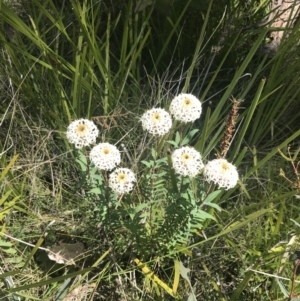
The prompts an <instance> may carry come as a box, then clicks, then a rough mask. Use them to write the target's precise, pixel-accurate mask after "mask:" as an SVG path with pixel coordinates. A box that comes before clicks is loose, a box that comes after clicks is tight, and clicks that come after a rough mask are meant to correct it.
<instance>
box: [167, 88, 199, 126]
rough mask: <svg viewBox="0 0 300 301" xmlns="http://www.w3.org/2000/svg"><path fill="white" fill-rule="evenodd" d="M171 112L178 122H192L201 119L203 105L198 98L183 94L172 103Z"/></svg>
mask: <svg viewBox="0 0 300 301" xmlns="http://www.w3.org/2000/svg"><path fill="white" fill-rule="evenodd" d="M170 112H171V115H173V116H174V118H175V119H176V120H178V121H182V122H185V123H186V122H192V121H195V120H196V119H198V118H200V115H201V112H202V105H201V102H200V100H199V99H198V98H197V97H196V96H194V95H192V94H186V93H182V94H179V95H178V96H176V97H175V98H174V99H173V100H172V101H171V105H170Z"/></svg>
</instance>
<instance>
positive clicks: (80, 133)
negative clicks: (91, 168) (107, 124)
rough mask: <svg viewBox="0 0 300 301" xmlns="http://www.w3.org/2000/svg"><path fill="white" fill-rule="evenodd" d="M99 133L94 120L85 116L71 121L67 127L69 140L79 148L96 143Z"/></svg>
mask: <svg viewBox="0 0 300 301" xmlns="http://www.w3.org/2000/svg"><path fill="white" fill-rule="evenodd" d="M98 134H99V130H98V128H97V126H96V125H95V124H94V122H93V121H90V120H88V119H83V118H81V119H78V120H75V121H73V122H71V123H70V124H69V126H68V129H67V139H68V141H69V142H70V143H74V144H75V147H76V148H78V149H81V148H82V147H83V146H88V145H90V144H93V143H96V139H97V137H98Z"/></svg>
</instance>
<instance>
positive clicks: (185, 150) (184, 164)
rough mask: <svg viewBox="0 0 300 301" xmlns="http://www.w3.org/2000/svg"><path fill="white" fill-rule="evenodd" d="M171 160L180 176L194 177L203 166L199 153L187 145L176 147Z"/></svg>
mask: <svg viewBox="0 0 300 301" xmlns="http://www.w3.org/2000/svg"><path fill="white" fill-rule="evenodd" d="M172 162H173V168H174V169H175V172H176V173H178V174H180V175H182V176H189V177H195V176H196V175H197V174H198V173H200V172H201V170H202V169H203V167H204V164H203V162H202V160H201V155H200V153H199V152H197V151H196V150H195V149H194V148H192V147H189V146H184V147H181V148H179V149H176V150H175V151H174V152H173V154H172Z"/></svg>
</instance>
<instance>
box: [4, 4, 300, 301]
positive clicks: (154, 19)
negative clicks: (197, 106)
mask: <svg viewBox="0 0 300 301" xmlns="http://www.w3.org/2000/svg"><path fill="white" fill-rule="evenodd" d="M271 2H272V1H268V0H265V1H264V0H260V1H259V0H247V1H235V0H226V1H225V0H218V1H213V0H205V1H199V0H185V1H179V0H177V1H175V0H173V1H172V0H156V1H151V0H149V1H146V0H144V1H142V0H139V1H133V0H127V1H123V0H122V1H121V0H120V1H117V0H114V1H108V0H102V1H99V0H83V1H78V0H70V1H56V0H47V1H43V2H41V1H39V0H31V1H26V0H24V1H12V0H11V1H8V0H6V1H5V0H0V20H1V21H0V26H1V29H0V49H1V60H0V89H1V93H0V98H1V101H0V114H1V115H0V129H1V130H0V143H1V144H0V150H1V158H0V162H1V163H0V167H1V170H0V171H1V173H0V189H1V195H0V220H1V238H0V254H1V260H2V265H1V275H0V278H1V280H2V283H1V286H0V289H1V294H2V296H3V300H85V299H84V298H86V299H87V300H103V299H106V300H230V301H233V300H299V298H298V299H297V294H298V293H299V292H300V290H299V287H298V286H299V284H298V282H297V279H296V278H297V274H298V270H297V260H298V256H299V251H298V252H297V250H298V249H299V246H298V244H299V240H298V238H299V226H300V218H299V205H298V203H299V194H300V193H299V188H300V178H299V174H298V160H299V156H298V153H299V135H300V129H299V108H300V102H299V97H300V88H299V79H300V56H299V53H300V50H299V37H300V33H299V26H300V25H299V22H298V23H297V22H296V23H293V22H292V21H293V20H291V19H288V21H287V22H286V24H283V25H282V27H281V28H272V20H274V19H275V18H276V17H274V18H273V19H272V20H271V21H270V22H269V23H267V24H263V25H262V24H261V23H260V22H261V21H262V20H265V19H267V18H268V16H270V15H271V14H272V10H270V7H271V6H270V4H271ZM293 9H294V10H297V9H299V7H298V6H297V5H296V1H294V6H293ZM276 30H277V31H278V30H280V31H284V32H285V38H284V39H283V40H282V41H280V44H279V46H278V48H277V49H276V50H275V51H273V52H272V53H267V52H266V51H265V48H266V47H265V46H266V45H267V44H268V43H269V42H270V40H269V34H270V32H272V31H276ZM180 92H187V93H193V94H194V95H196V96H197V97H199V99H200V100H201V102H202V104H203V113H202V116H201V118H200V120H198V121H197V122H195V123H194V124H189V125H187V126H186V127H185V128H184V129H183V130H182V132H183V133H185V134H187V133H190V132H191V131H192V130H194V129H198V130H199V131H193V133H194V136H193V137H192V138H190V144H192V145H193V146H194V147H195V148H196V149H197V150H199V151H200V153H201V154H202V155H203V157H204V159H205V160H209V159H214V158H215V157H216V154H217V153H219V152H220V147H219V144H220V141H221V139H222V136H223V132H224V130H225V127H226V118H227V116H228V114H229V113H230V110H231V107H232V99H233V98H235V99H239V100H240V101H241V104H240V107H239V117H238V120H237V125H236V132H235V135H234V138H233V140H232V142H231V145H230V148H229V151H228V153H227V159H228V160H229V161H230V162H233V163H234V164H235V165H236V166H238V170H239V174H240V182H239V184H238V185H237V186H236V187H235V188H233V189H230V190H229V191H215V193H214V194H212V195H211V194H209V193H208V191H209V189H210V191H209V192H212V191H214V190H215V189H214V188H213V187H210V188H209V187H205V186H203V185H204V184H201V185H202V186H200V187H198V188H197V189H198V190H199V191H203V192H204V191H205V192H206V193H207V194H206V195H205V197H204V198H206V201H207V195H208V196H209V195H210V198H211V199H210V200H211V202H212V203H213V204H214V206H212V207H208V206H207V207H205V208H206V210H207V213H209V214H211V215H213V217H214V220H210V219H209V220H205V221H204V222H203V221H201V222H200V223H199V224H198V226H199V227H198V228H197V229H196V227H194V228H193V233H185V232H182V229H181V228H180V227H178V229H177V228H176V220H175V222H174V223H173V224H172V226H171V227H170V228H169V230H168V231H173V232H172V233H173V234H174V232H175V234H176V237H177V238H176V239H177V240H176V243H175V244H172V243H171V242H172V240H171V241H168V239H169V237H170V236H169V232H165V233H163V232H159V229H161V228H160V227H161V225H162V224H163V222H164V221H163V213H162V211H163V210H162V209H161V210H160V208H164V201H165V200H164V199H163V198H162V197H161V194H160V192H161V190H160V189H162V186H164V185H166V184H165V183H166V181H167V180H166V178H165V176H166V175H168V174H169V172H170V171H165V170H163V167H161V166H160V165H159V164H160V163H159V162H156V153H155V152H153V151H152V152H151V149H153V148H155V147H154V146H155V141H154V140H151V139H150V138H149V137H146V136H145V135H144V133H142V130H141V126H140V123H139V117H140V116H141V114H142V113H143V112H144V111H145V110H148V109H150V108H152V107H154V106H159V107H165V108H168V106H169V103H170V101H171V100H172V98H173V97H174V96H176V95H177V94H178V93H180ZM81 117H84V118H89V119H92V120H93V121H94V122H95V123H96V124H97V125H98V127H99V129H100V132H101V134H100V136H101V138H100V140H102V141H109V142H110V143H113V144H116V145H117V146H118V147H119V148H122V150H123V155H124V157H123V159H124V158H125V159H124V160H125V161H126V163H127V165H128V167H131V168H133V169H134V170H136V171H137V170H138V171H139V174H138V176H139V179H140V183H139V187H141V188H143V189H142V190H141V191H135V192H134V194H133V196H131V197H128V199H126V200H125V202H133V204H134V206H133V207H132V208H134V209H136V208H139V207H138V206H137V203H135V201H134V200H135V199H138V200H140V199H143V200H146V201H147V202H148V204H150V203H151V201H152V200H155V201H156V202H157V204H158V206H157V207H155V208H152V207H151V211H149V212H151V213H152V214H153V217H151V222H152V223H151V224H150V229H151V231H153V233H154V232H155V233H158V234H157V235H156V236H155V235H153V236H151V235H152V234H151V235H150V236H149V234H147V232H146V230H145V227H143V225H142V224H141V223H139V221H140V220H138V221H137V222H136V224H134V223H133V224H132V223H128V221H129V220H130V219H129V217H130V214H129V213H130V212H129V211H121V210H120V213H119V215H118V216H111V220H110V223H107V224H106V223H105V222H104V221H103V219H102V215H103V208H104V206H103V205H102V204H101V203H99V202H98V203H97V201H95V199H94V198H93V197H92V198H91V196H90V195H89V193H88V191H89V190H90V188H91V187H90V186H89V185H90V183H89V182H87V181H86V178H85V176H86V174H85V171H84V166H85V164H84V156H83V157H82V156H81V157H79V154H78V153H76V151H75V150H74V149H73V148H72V146H70V145H69V144H68V143H67V140H66V137H65V132H66V128H67V126H68V124H69V123H70V122H71V121H72V120H74V119H78V118H81ZM173 139H175V133H174V137H170V139H169V140H173ZM121 144H122V145H123V146H121ZM167 153H168V149H167V147H166V148H165V149H163V150H162V154H164V155H166V154H167ZM142 160H144V161H145V162H147V164H148V166H147V165H146V167H145V166H144V170H143V169H142V168H141V163H140V162H141V161H142ZM151 162H152V163H153V162H154V163H153V164H154V165H155V164H156V165H155V166H154V165H153V166H152V167H153V168H157V169H160V170H161V171H162V172H165V173H163V174H162V176H161V178H160V177H156V178H153V177H152V178H150V180H151V183H152V184H153V185H152V186H151V189H150V188H149V185H148V184H147V183H148V182H149V178H147V175H149V174H152V173H151V172H150V171H151V170H152V169H151V168H152V167H151V166H150V165H151V164H152V163H151ZM149 164H150V165H149ZM149 166H150V167H149ZM147 168H149V169H148V170H147ZM197 183H198V182H197ZM200 183H202V182H200ZM188 184H189V185H192V186H193V185H194V184H193V183H188ZM198 184H199V183H198ZM99 185H100V184H99ZM194 187H195V186H194ZM149 189H150V190H149ZM150 193H152V194H150ZM202 197H203V196H202V195H201V194H200V198H201V199H203V198H202ZM151 204H152V203H151ZM149 206H150V205H149ZM147 208H148V207H147ZM154 209H155V210H154ZM217 209H222V210H221V211H219V210H217ZM136 210H138V209H136ZM139 210H141V209H139ZM147 210H148V209H147ZM152 210H153V211H152ZM146 212H148V211H146ZM54 221H55V222H54ZM151 231H150V232H151ZM151 233H152V232H151ZM170 233H171V232H170ZM187 234H189V235H188V240H187V241H184V243H183V242H182V241H183V239H182V238H183V237H186V236H185V235H187ZM174 237H175V236H174ZM180 242H182V243H180ZM62 244H65V246H66V248H67V247H69V248H73V249H72V250H70V252H72V251H73V253H74V248H75V249H76V250H79V249H80V250H81V252H79V254H75V255H76V256H77V255H79V256H77V257H76V258H75V255H74V256H73V257H74V258H75V263H76V264H75V265H66V264H58V263H55V261H53V260H50V259H49V258H48V257H47V253H46V251H45V250H43V248H44V249H46V250H47V249H48V248H51V246H57V245H62ZM74 245H76V247H74ZM70 246H72V247H70ZM73 257H72V258H73ZM185 268H189V269H190V272H189V273H187V271H186V269H185ZM72 298H73V299H72Z"/></svg>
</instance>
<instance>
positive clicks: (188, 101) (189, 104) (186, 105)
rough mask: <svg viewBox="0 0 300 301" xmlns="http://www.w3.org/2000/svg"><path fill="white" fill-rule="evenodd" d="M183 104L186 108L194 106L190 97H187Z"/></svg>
mask: <svg viewBox="0 0 300 301" xmlns="http://www.w3.org/2000/svg"><path fill="white" fill-rule="evenodd" d="M183 106H184V107H185V108H189V107H191V106H192V102H191V100H190V99H189V98H185V99H184V100H183Z"/></svg>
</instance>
